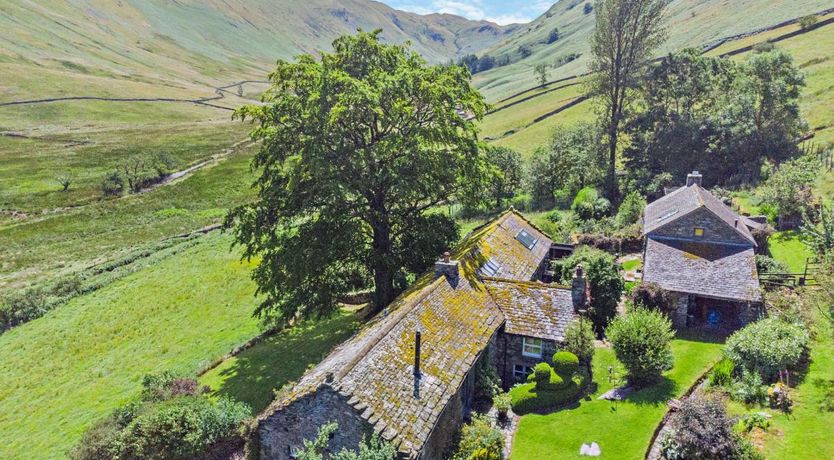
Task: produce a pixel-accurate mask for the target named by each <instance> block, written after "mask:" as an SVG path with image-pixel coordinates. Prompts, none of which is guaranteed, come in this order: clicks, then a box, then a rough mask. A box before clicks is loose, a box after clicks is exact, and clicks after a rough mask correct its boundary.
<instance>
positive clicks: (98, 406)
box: [0, 235, 259, 459]
mask: <svg viewBox="0 0 834 460" xmlns="http://www.w3.org/2000/svg"><path fill="white" fill-rule="evenodd" d="M229 242H230V241H229V239H228V238H225V237H221V236H220V235H209V236H205V237H203V238H201V239H200V240H199V242H198V243H197V244H196V245H195V246H194V247H192V248H190V249H187V250H186V251H185V252H183V253H181V254H180V255H178V256H176V257H171V258H168V259H165V260H163V261H162V262H160V263H158V264H157V265H155V266H152V267H150V268H147V269H145V270H142V271H140V272H137V273H135V274H133V275H130V276H128V277H126V278H123V279H122V280H120V281H117V282H116V283H114V284H111V285H110V286H107V287H105V288H103V289H101V290H99V291H97V292H95V293H93V294H90V295H87V296H83V297H80V298H76V299H74V300H72V301H71V302H70V303H69V304H67V305H64V306H62V307H61V308H59V309H56V310H53V311H52V312H50V313H49V314H48V315H47V316H45V317H43V318H40V319H38V320H35V321H33V322H30V323H28V324H25V325H23V326H20V327H18V328H15V329H13V330H11V331H8V332H6V333H5V334H3V335H0V433H3V442H2V443H0V458H7V459H23V458H39V459H52V458H63V457H65V453H66V451H67V450H68V449H69V448H71V447H72V446H73V445H74V443H75V442H76V441H77V440H78V439H79V437H80V436H81V434H82V432H83V430H84V429H85V427H87V426H88V425H89V424H90V423H92V422H94V421H95V420H97V419H99V418H101V417H103V416H105V415H106V414H108V413H109V412H110V411H112V410H113V409H114V408H116V407H117V406H118V405H120V404H122V403H124V402H126V401H127V400H129V399H130V398H132V397H133V396H135V395H136V394H137V393H138V391H139V390H140V389H141V379H142V376H143V375H145V374H148V373H154V372H161V371H163V370H172V371H175V372H184V373H189V374H193V373H195V372H197V371H198V370H199V369H200V368H201V367H202V366H205V365H207V364H208V363H209V362H211V361H212V360H214V359H216V358H218V357H220V356H222V355H223V354H224V353H226V352H228V351H229V350H231V349H232V348H233V347H234V346H236V345H239V344H241V343H243V342H245V341H246V340H248V339H249V338H251V337H252V336H254V335H255V334H257V333H258V331H259V327H258V324H257V321H256V320H255V319H253V318H252V317H251V314H252V310H253V308H254V306H255V304H256V302H257V299H256V298H255V297H254V296H253V293H254V288H255V287H254V284H253V283H252V282H251V281H250V279H249V266H248V265H247V264H245V263H241V262H240V261H239V260H238V259H239V258H238V253H237V252H229V250H228V248H229Z"/></svg>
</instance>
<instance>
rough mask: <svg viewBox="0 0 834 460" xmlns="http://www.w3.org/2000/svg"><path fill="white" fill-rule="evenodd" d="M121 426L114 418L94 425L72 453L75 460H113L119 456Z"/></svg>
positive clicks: (71, 456) (70, 455)
mask: <svg viewBox="0 0 834 460" xmlns="http://www.w3.org/2000/svg"><path fill="white" fill-rule="evenodd" d="M120 430H121V426H119V424H118V423H117V422H116V420H115V419H114V418H113V417H110V418H106V419H104V420H101V421H99V422H98V423H96V424H94V425H93V426H91V427H90V428H88V429H87V431H86V432H85V433H84V435H83V436H82V437H81V441H79V442H78V444H77V445H76V446H75V447H74V448H73V449H72V451H70V454H69V457H70V458H71V459H73V460H111V459H113V458H117V456H118V455H119V432H120Z"/></svg>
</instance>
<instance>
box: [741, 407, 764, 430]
mask: <svg viewBox="0 0 834 460" xmlns="http://www.w3.org/2000/svg"><path fill="white" fill-rule="evenodd" d="M738 425H739V428H741V430H742V431H745V432H747V433H749V432H751V431H753V429H754V428H761V429H762V430H765V431H767V430H768V428H770V425H771V421H770V419H769V418H767V417H766V416H765V414H763V413H761V412H754V413H752V414H745V415H743V416H742V417H741V418H740V419H739V420H738Z"/></svg>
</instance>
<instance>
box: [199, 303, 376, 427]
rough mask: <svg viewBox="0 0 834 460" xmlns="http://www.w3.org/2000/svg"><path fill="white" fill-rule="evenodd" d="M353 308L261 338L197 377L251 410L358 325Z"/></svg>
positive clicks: (262, 405)
mask: <svg viewBox="0 0 834 460" xmlns="http://www.w3.org/2000/svg"><path fill="white" fill-rule="evenodd" d="M360 324H361V323H360V321H359V319H358V318H357V316H356V314H355V313H353V312H348V311H345V312H342V313H340V314H338V315H337V316H334V317H333V318H329V319H324V320H321V321H319V322H309V323H305V324H302V325H299V326H296V327H293V328H292V329H288V330H286V331H282V332H280V333H278V334H276V335H273V336H270V337H268V338H266V339H264V340H263V341H262V342H259V343H257V344H256V345H254V346H253V347H252V348H249V349H247V350H244V351H243V352H241V353H240V354H238V355H237V356H233V357H231V358H229V359H227V360H225V361H223V362H222V363H220V364H219V365H218V366H217V367H215V368H213V369H211V370H210V371H208V372H206V373H205V374H203V375H202V376H201V377H200V379H199V380H200V383H201V384H203V385H206V386H208V387H209V388H211V391H212V393H211V394H212V395H213V396H227V397H230V398H232V399H235V400H238V401H241V402H245V403H246V404H248V405H249V406H250V407H252V409H253V410H254V411H255V413H258V412H261V411H262V410H264V409H265V408H266V406H268V405H269V403H270V402H272V399H273V397H274V391H275V390H278V389H280V388H281V387H282V386H284V385H285V384H287V383H289V382H291V381H294V380H297V379H298V378H299V377H301V375H302V374H304V371H306V370H307V369H309V368H310V366H313V365H315V364H318V363H319V361H321V360H322V359H323V358H324V357H325V356H326V355H327V353H329V352H330V351H331V350H332V349H333V347H335V346H336V345H338V344H340V343H341V342H343V341H344V340H346V339H347V338H348V337H350V336H351V334H353V333H354V332H355V331H356V330H357V328H358V327H359V325H360Z"/></svg>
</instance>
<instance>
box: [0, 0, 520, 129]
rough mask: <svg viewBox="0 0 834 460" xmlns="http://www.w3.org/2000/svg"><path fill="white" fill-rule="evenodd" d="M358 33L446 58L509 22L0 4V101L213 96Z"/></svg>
mask: <svg viewBox="0 0 834 460" xmlns="http://www.w3.org/2000/svg"><path fill="white" fill-rule="evenodd" d="M358 28H362V29H365V30H374V29H377V28H381V29H383V30H384V34H383V35H384V38H385V39H386V40H388V41H390V42H396V43H402V42H405V41H411V42H412V43H413V45H414V48H415V50H416V51H418V52H420V53H421V54H422V55H424V56H425V57H426V58H427V59H429V60H431V61H433V62H445V61H448V60H450V59H453V58H455V57H457V56H460V55H462V54H466V53H472V52H475V51H478V50H480V49H481V48H483V47H485V46H489V45H491V44H493V43H495V42H496V41H498V40H500V39H502V38H504V37H505V36H507V35H508V34H510V33H512V32H513V31H514V30H515V28H516V26H499V25H497V24H493V23H490V22H486V21H469V20H466V19H464V18H460V17H456V16H451V15H429V16H420V15H416V14H413V13H406V12H401V11H397V10H394V9H392V8H390V7H388V6H386V5H384V4H382V3H378V2H375V1H371V0H336V1H334V0H309V1H305V2H297V1H293V0H254V1H249V2H227V1H224V0H206V1H196V0H186V1H178V2H170V1H167V0H125V1H120V2H110V1H104V0H76V1H73V2H51V1H43V0H40V1H22V0H14V1H10V2H3V4H2V5H0V29H2V30H3V31H4V33H3V34H2V35H0V76H2V77H3V78H0V95H2V96H0V102H6V101H10V100H19V99H29V98H33V97H35V98H37V97H47V96H55V95H59V94H66V93H75V94H78V93H79V92H82V93H84V94H94V95H111V96H112V95H115V94H118V95H121V96H132V97H141V96H145V95H148V94H153V95H154V96H155V97H173V96H189V97H191V96H195V95H199V96H212V95H213V94H212V93H213V87H215V86H219V85H222V84H226V83H230V82H233V81H239V80H244V79H259V80H262V79H263V78H264V76H265V75H266V73H267V71H268V70H269V69H270V68H271V67H272V64H273V63H274V62H275V60H276V59H277V58H288V57H291V56H294V55H295V54H298V53H301V52H305V53H315V52H317V51H318V50H322V49H327V48H329V46H330V42H331V41H332V40H333V38H335V37H337V36H339V35H342V34H345V33H354V32H355V31H356V29H358ZM0 126H2V125H0Z"/></svg>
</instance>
